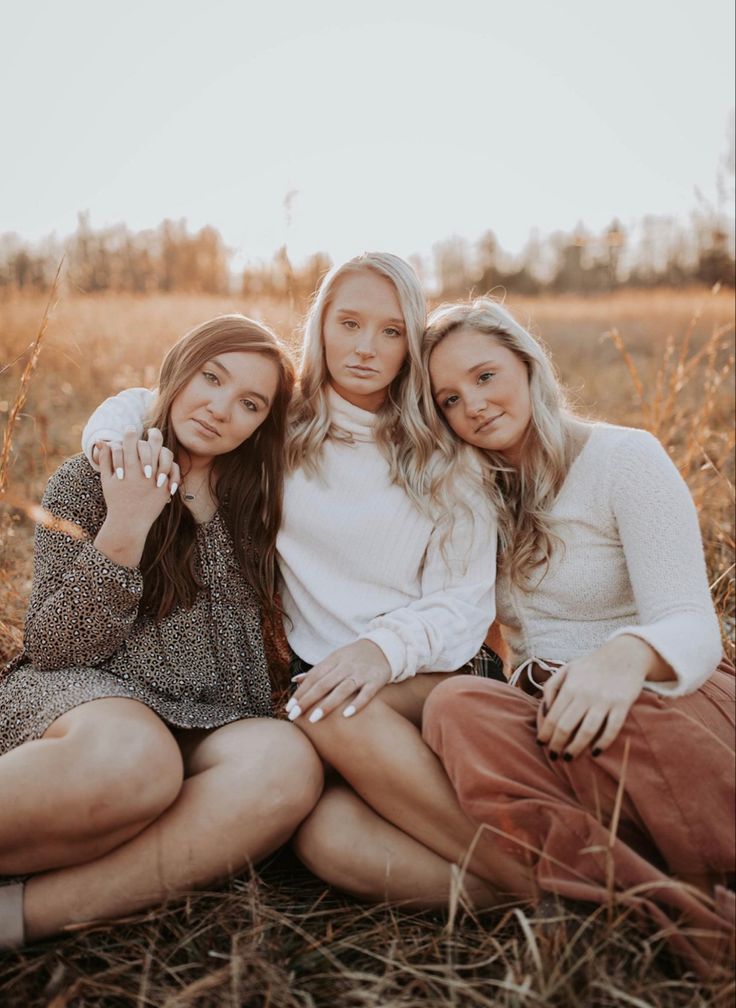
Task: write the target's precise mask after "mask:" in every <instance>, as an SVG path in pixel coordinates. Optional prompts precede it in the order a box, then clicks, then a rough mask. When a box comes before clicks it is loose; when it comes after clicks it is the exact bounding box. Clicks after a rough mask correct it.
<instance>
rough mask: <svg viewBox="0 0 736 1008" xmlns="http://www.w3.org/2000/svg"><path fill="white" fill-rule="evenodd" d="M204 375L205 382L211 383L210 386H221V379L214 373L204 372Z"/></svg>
mask: <svg viewBox="0 0 736 1008" xmlns="http://www.w3.org/2000/svg"><path fill="white" fill-rule="evenodd" d="M202 374H203V375H204V380H205V381H207V382H209V383H210V385H219V384H220V379H219V378H218V377H217V375H216V374H214V373H213V372H212V371H203V372H202Z"/></svg>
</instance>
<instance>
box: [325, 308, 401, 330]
mask: <svg viewBox="0 0 736 1008" xmlns="http://www.w3.org/2000/svg"><path fill="white" fill-rule="evenodd" d="M335 311H336V312H337V314H338V315H362V314H363V313H362V312H361V311H359V309H357V308H338V307H335ZM383 321H384V322H388V323H390V324H391V325H395V326H401V327H402V328H405V326H406V322H404V320H403V319H401V318H388V319H384V320H383Z"/></svg>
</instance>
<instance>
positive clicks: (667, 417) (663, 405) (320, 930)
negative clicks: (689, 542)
mask: <svg viewBox="0 0 736 1008" xmlns="http://www.w3.org/2000/svg"><path fill="white" fill-rule="evenodd" d="M303 307H304V306H297V311H299V310H303ZM511 307H512V308H514V309H516V310H517V311H518V312H519V313H520V315H521V317H522V318H524V317H525V316H531V318H532V320H533V323H534V327H535V329H536V330H537V331H538V332H539V333H540V334H541V335H542V336H543V338H544V340H545V342H546V343H547V344H548V345H549V346H550V348H551V349H552V351H553V353H554V356H555V359H556V361H557V363H558V366H559V369H560V372H561V374H562V376H563V378H564V380H565V381H566V383H567V384H568V385H569V386H570V387H571V389H572V392H573V397H574V399H575V401H576V403H577V404H578V406H579V407H580V408H581V409H582V410H583V411H585V412H587V413H588V414H589V415H591V416H597V417H604V418H606V419H609V420H612V421H614V422H621V423H628V424H632V425H641V426H646V427H648V428H649V429H651V430H653V431H654V432H655V433H656V434H657V435H658V436H659V437H660V438H661V440H662V441H663V442H664V444H665V445H666V446H667V447H668V449H669V450H670V452H671V454H672V457H673V459H674V460H675V462H676V463H677V465H678V466H679V468H680V470H681V472H682V473H683V475H684V476H685V478H686V479H687V481H688V484H689V486H690V489H691V491H692V493H693V496H694V498H695V501H696V505H697V507H698V510H699V514H700V518H701V526H702V530H703V536H704V541H705V546H706V557H707V562H708V567H709V572H710V577H711V582H712V583H713V586H714V597H715V598H716V604H717V607H718V610H719V614H720V616H721V620H722V625H723V629H724V639H725V640H726V646H727V647H728V648H729V650H730V651H731V653H732V654H733V643H732V640H731V638H732V637H733V627H734V623H733V605H734V576H733V554H734V530H733V518H732V515H733V501H734V460H733V448H734V436H733V413H734V401H733V383H732V370H733V316H734V305H733V299H732V297H731V296H730V295H729V294H727V293H723V292H716V293H711V292H707V291H702V290H700V291H666V292H655V293H651V292H634V293H626V292H617V293H616V294H613V295H610V296H606V297H601V298H595V299H586V298H573V297H562V298H556V299H542V300H538V301H520V300H517V301H513V302H512V303H511ZM225 310H238V311H245V312H246V313H247V314H252V315H256V316H258V317H262V318H264V319H265V320H266V321H268V322H270V323H271V324H272V325H274V326H275V327H276V328H277V329H278V330H279V331H281V332H282V333H284V334H285V335H286V334H288V333H291V332H293V330H294V327H295V323H296V321H297V319H296V317H295V314H294V312H293V311H291V310H290V309H289V307H288V306H285V305H282V304H277V303H270V304H260V305H255V304H253V303H248V304H246V303H244V302H243V301H242V299H239V298H214V297H182V296H173V297H165V296H156V297H151V298H135V297H132V296H129V295H126V296H122V295H121V296H109V295H108V296H105V297H100V298H91V297H87V298H73V297H71V296H67V295H64V297H63V298H62V299H61V301H60V303H59V304H58V305H57V307H56V308H55V309H54V311H53V312H52V314H51V317H50V320H49V324H48V326H47V327H46V332H45V335H44V346H43V350H42V353H41V354H40V357H38V359H37V360H36V361H35V372H34V374H33V378H32V380H31V379H30V375H31V371H30V370H28V371H27V372H26V378H25V379H24V378H23V377H22V376H23V374H24V369H27V368H29V367H30V362H31V359H32V357H33V354H34V350H33V342H34V339H33V337H34V334H36V333H38V332H39V327H40V325H41V320H42V317H43V312H44V303H43V302H41V301H38V300H29V299H16V300H9V301H4V302H0V417H3V418H5V419H6V420H7V419H8V418H9V417H10V415H11V412H12V410H13V405H14V403H15V402H16V401H17V399H18V396H19V394H22V395H26V394H27V401H26V403H25V406H22V408H19V410H18V416H17V418H16V419H15V423H14V426H13V427H12V430H11V434H12V437H9V438H8V441H7V444H8V456H7V459H6V460H5V461H4V462H3V465H2V467H1V468H0V473H2V481H0V482H4V481H5V479H7V493H6V495H5V498H4V500H5V506H4V507H3V506H2V499H3V498H1V497H0V660H2V658H3V657H9V656H10V655H11V654H13V653H14V652H16V651H17V649H18V647H19V644H20V640H21V627H22V620H23V611H24V608H25V604H26V600H27V597H28V591H29V588H30V578H31V567H32V523H31V521H30V520H29V518H28V514H27V512H26V507H27V503H30V502H33V501H37V500H38V499H39V498H40V495H41V493H42V490H43V485H44V482H45V480H46V477H47V476H48V474H49V473H50V472H51V471H52V470H53V469H54V468H55V467H56V466H57V465H58V464H59V463H60V462H61V461H62V460H63V459H64V458H65V457H66V456H68V455H69V454H71V453H73V452H75V451H77V450H78V444H79V437H80V434H81V430H82V426H83V423H84V421H85V419H86V417H87V416H88V415H89V413H90V411H91V409H92V408H93V407H94V406H95V405H96V404H97V403H98V402H99V400H100V399H101V398H102V397H103V396H105V395H108V394H111V393H113V392H115V391H117V390H119V389H121V388H124V387H126V386H130V385H141V384H145V385H150V384H152V383H153V382H154V381H155V374H156V368H157V364H158V361H159V360H160V357H161V353H162V351H163V350H164V349H165V347H166V346H168V345H169V344H170V343H171V342H172V341H173V340H174V339H175V338H176V337H177V336H178V335H179V334H180V333H181V332H183V331H184V330H185V329H186V328H188V327H189V326H191V325H193V324H195V323H198V322H200V321H202V320H203V319H205V318H207V317H209V316H211V315H213V314H215V313H216V312H219V311H225ZM11 504H12V505H13V506H10V505H11ZM4 812H5V810H0V814H3V813H4ZM662 946H663V940H662V938H661V936H659V937H657V936H652V935H650V934H647V933H646V932H644V931H642V930H641V929H640V928H638V927H637V926H635V925H634V924H633V923H632V922H631V921H628V920H626V919H623V918H617V917H616V916H615V914H614V916H613V918H611V917H610V915H609V914H608V913H607V912H601V911H600V910H595V911H593V912H590V910H589V908H581V907H570V906H566V907H564V908H562V907H561V908H559V912H558V914H557V916H553V917H550V916H549V915H546V916H545V917H543V918H535V917H534V915H533V914H532V913H531V911H529V910H528V909H525V908H523V907H516V908H509V909H508V910H507V911H505V912H504V911H498V910H496V911H494V912H489V913H485V914H482V915H480V916H479V917H477V918H476V917H473V916H471V915H468V914H465V913H462V912H461V913H459V914H458V915H457V916H456V917H453V918H452V924H451V926H450V925H449V924H448V923H447V921H446V919H444V918H443V917H441V916H439V915H432V914H419V915H416V914H415V915H409V914H400V913H399V912H397V911H396V910H392V909H390V908H385V907H379V908H375V907H373V908H372V907H365V906H362V905H360V904H358V903H356V902H354V901H352V900H350V899H348V898H347V897H342V896H340V895H338V894H336V893H335V892H334V891H331V890H326V889H325V887H324V886H323V885H322V884H321V883H320V882H318V881H317V880H315V879H313V878H312V877H311V876H309V874H308V873H307V872H306V871H305V870H304V869H302V868H301V867H300V866H299V865H298V864H297V863H296V862H294V861H293V859H292V858H291V857H290V855H289V854H288V853H282V854H281V855H280V856H279V857H277V858H275V859H273V860H272V862H271V863H270V864H269V865H268V866H266V867H265V868H261V869H260V871H259V873H258V875H257V876H252V877H251V876H248V875H244V876H242V877H239V878H237V879H234V880H232V881H231V882H229V883H228V884H227V885H226V886H225V887H224V888H223V889H222V890H219V891H217V892H212V893H205V894H198V895H194V896H191V897H189V898H187V899H186V900H183V901H180V902H179V903H178V904H175V905H172V906H170V907H166V908H163V909H159V910H156V911H154V912H152V913H151V914H149V915H146V916H143V917H139V918H136V919H135V920H131V921H128V922H124V923H118V924H116V925H112V926H99V927H94V928H91V929H88V930H85V931H83V932H81V933H79V934H75V935H73V936H70V937H66V938H64V939H62V940H59V941H55V942H49V943H45V944H41V945H38V946H36V947H34V948H30V949H26V950H24V951H22V952H20V953H18V954H6V955H5V957H4V958H0V1005H3V1006H7V1008H31V1006H36V1005H48V1006H52V1008H67V1006H68V1008H81V1006H84V1008H87V1006H97V1005H100V1006H103V1005H104V1006H105V1008H112V1006H131V1008H132V1006H136V1008H144V1006H157V1008H158V1006H164V1005H165V1006H169V1008H193V1006H197V1008H200V1006H201V1008H205V1006H225V1005H228V1006H237V1005H247V1006H253V1008H255V1006H258V1008H261V1006H263V1008H266V1006H268V1008H291V1006H294V1008H296V1006H300V1008H301V1006H304V1008H312V1006H314V1008H317V1006H329V1008H332V1006H334V1008H343V1006H344V1008H394V1006H395V1008H410V1006H415V1005H416V1006H419V1005H421V1006H427V1005H429V1006H438V1008H440V1006H442V1008H466V1006H467V1008H490V1006H509V1008H511V1006H514V1008H527V1006H528V1008H534V1006H542V1005H551V1006H559V1008H568V1006H570V1008H578V1006H579V1008H598V1006H600V1008H604V1006H614V1005H621V1006H639V1008H642V1006H645V1008H646V1006H656V1008H660V1006H662V1008H685V1006H688V1008H690V1006H692V1008H695V1006H703V1008H705V1006H706V1005H707V1006H709V1008H710V1006H719V1008H720V1006H723V1008H726V1006H727V1005H731V1004H733V1002H734V985H733V982H732V980H730V979H728V978H725V979H722V980H720V981H715V982H712V983H710V984H707V983H703V982H700V981H698V980H697V979H696V978H694V977H693V976H692V975H690V974H688V973H686V972H685V969H684V967H683V966H682V964H680V963H678V962H676V961H675V960H673V959H671V958H670V957H669V955H668V953H667V952H666V951H665V950H664V949H663V947H662Z"/></svg>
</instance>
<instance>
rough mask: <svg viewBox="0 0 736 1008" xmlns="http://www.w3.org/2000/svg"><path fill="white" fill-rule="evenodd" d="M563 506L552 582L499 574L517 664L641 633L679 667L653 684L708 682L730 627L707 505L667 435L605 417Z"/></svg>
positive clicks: (678, 689)
mask: <svg viewBox="0 0 736 1008" xmlns="http://www.w3.org/2000/svg"><path fill="white" fill-rule="evenodd" d="M552 515H553V516H554V518H555V519H556V529H555V531H556V533H557V534H558V535H559V536H560V538H561V539H562V541H563V544H564V548H563V549H557V550H556V551H555V553H554V555H553V558H552V562H551V566H550V569H549V571H548V573H547V574H546V576H545V577H544V578H543V579H542V581H541V583H540V584H539V585H538V586H536V587H535V588H534V589H533V590H532V591H530V592H524V591H521V590H520V589H519V588H516V587H514V586H512V585H511V584H510V582H509V579H508V578H507V577H505V576H502V577H500V578H499V582H498V585H497V594H496V602H497V607H498V618H499V620H500V621H501V623H503V624H504V625H505V627H507V628H508V632H507V634H506V635H505V636H506V637H507V640H508V643H509V645H510V647H511V651H512V655H513V661H514V664H518V663H521V662H523V661H524V660H526V659H528V658H535V657H536V658H542V659H547V660H548V661H559V662H566V661H570V660H571V659H573V658H578V657H581V656H582V655H585V654H589V653H590V652H591V651H593V650H595V648H597V647H600V645H601V644H603V643H604V642H605V641H607V640H610V639H611V638H613V637H618V636H620V635H621V634H633V635H634V636H636V637H640V638H641V639H642V640H645V641H647V642H648V643H649V644H650V645H651V646H652V647H653V648H654V650H655V651H657V652H658V653H659V654H660V655H661V656H662V658H664V659H665V661H666V662H668V663H669V664H670V665H671V666H672V668H673V669H674V671H675V674H676V676H677V681H676V682H671V683H649V682H648V683H647V684H646V687H647V689H650V690H653V691H655V692H657V693H662V694H666V695H670V696H679V695H682V694H684V693H689V692H691V691H693V690H695V689H697V688H698V686H700V685H701V684H702V683H703V682H704V681H705V680H706V679H707V678H708V677H709V676H710V675H711V673H712V672H713V670H714V669H715V667H716V665H717V664H718V661H719V659H720V657H721V640H720V632H719V627H718V620H717V618H716V615H715V612H714V609H713V603H712V601H711V597H710V591H709V588H708V580H707V576H706V570H705V561H704V557H703V547H702V543H701V538H700V529H699V527H698V518H697V514H696V512H695V507H694V505H693V502H692V499H691V497H690V494H689V492H688V489H687V487H686V485H685V483H684V481H683V479H682V477H681V476H680V474H679V473H678V471H677V469H676V468H675V466H674V465H673V463H672V462H671V460H670V458H669V456H668V455H667V453H666V452H665V451H664V449H663V448H662V446H661V445H660V443H659V441H657V439H656V438H655V437H653V436H652V435H651V434H649V433H647V432H646V431H642V430H634V429H632V428H628V427H614V426H611V425H609V424H595V425H594V427H593V430H592V431H591V434H590V437H589V438H588V441H587V442H586V444H585V446H584V447H583V449H582V451H581V452H580V454H579V455H578V457H577V459H576V460H575V462H574V463H573V465H572V467H571V469H570V472H569V474H568V476H567V479H566V480H565V483H564V485H563V487H562V489H561V491H560V493H559V495H558V497H557V500H556V501H555V504H554V507H553V508H552Z"/></svg>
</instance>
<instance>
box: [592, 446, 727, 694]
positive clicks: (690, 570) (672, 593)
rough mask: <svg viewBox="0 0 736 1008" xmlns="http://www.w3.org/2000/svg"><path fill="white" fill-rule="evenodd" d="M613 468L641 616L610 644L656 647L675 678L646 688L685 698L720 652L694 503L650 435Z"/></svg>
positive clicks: (623, 450)
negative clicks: (630, 639)
mask: <svg viewBox="0 0 736 1008" xmlns="http://www.w3.org/2000/svg"><path fill="white" fill-rule="evenodd" d="M611 467H612V471H613V477H612V483H611V504H612V507H613V512H614V515H615V518H616V522H617V524H618V531H619V535H620V537H621V543H622V545H623V549H624V556H625V558H626V566H627V568H628V572H629V579H630V581H631V587H632V590H633V593H634V599H635V601H636V606H637V611H638V614H639V622H638V623H637V624H636V625H632V626H627V627H623V628H621V629H619V630H617V631H616V632H615V633H614V634H612V635H611V639H612V638H614V637H619V636H621V635H622V634H631V635H633V636H635V637H640V638H641V639H642V640H644V641H646V642H647V643H648V644H649V645H651V647H652V648H654V650H655V651H656V652H657V653H658V654H659V655H660V656H661V657H662V658H663V659H664V660H665V661H666V662H667V663H668V665H670V666H671V667H672V669H673V671H674V673H675V676H676V679H675V680H674V681H669V682H647V683H646V684H645V686H646V688H647V689H648V690H651V691H652V692H655V693H660V694H662V695H663V696H682V695H684V694H686V693H691V692H693V691H694V690H696V689H697V688H698V687H699V686H701V685H702V684H703V683H704V682H705V681H706V679H708V677H709V676H710V675H711V674H712V672H713V670H714V669H715V667H716V665H717V664H718V661H719V660H720V657H721V651H722V648H721V638H720V629H719V626H718V618H717V616H716V613H715V610H714V608H713V602H712V600H711V596H710V589H709V587H708V576H707V572H706V567H705V557H704V555H703V545H702V541H701V536H700V528H699V525H698V516H697V512H696V510H695V505H694V504H693V501H692V498H691V496H690V492H689V490H688V488H687V486H686V484H685V481H684V480H683V479H682V477H681V476H680V474H679V472H678V471H677V469H676V467H675V466H674V464H673V462H672V460H671V459H670V458H669V456H668V455H667V453H666V452H665V450H664V448H663V447H662V445H661V444H660V443H659V441H657V439H656V438H655V437H653V436H652V435H651V434H649V433H647V432H645V431H636V432H632V434H630V435H629V436H628V437H627V438H626V439H624V440H623V441H622V442H621V444H619V446H618V447H617V449H616V450H615V452H614V453H613V457H612V458H611Z"/></svg>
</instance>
